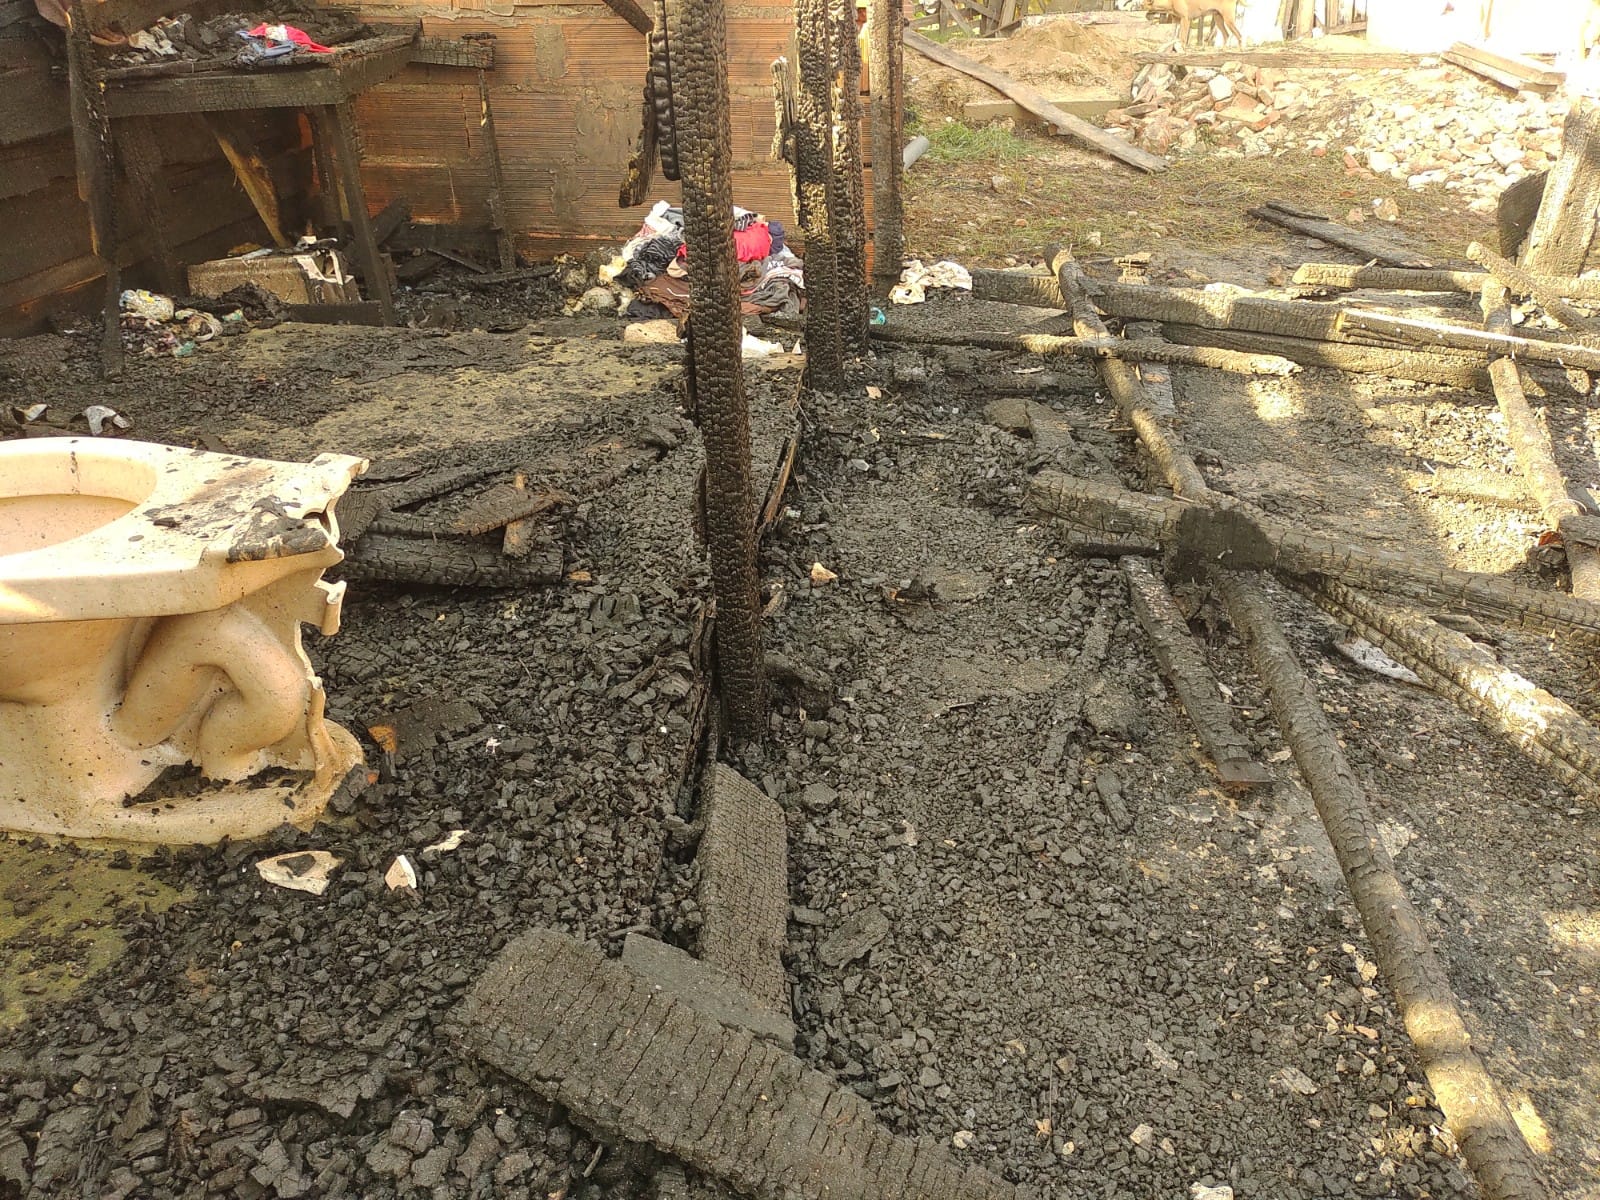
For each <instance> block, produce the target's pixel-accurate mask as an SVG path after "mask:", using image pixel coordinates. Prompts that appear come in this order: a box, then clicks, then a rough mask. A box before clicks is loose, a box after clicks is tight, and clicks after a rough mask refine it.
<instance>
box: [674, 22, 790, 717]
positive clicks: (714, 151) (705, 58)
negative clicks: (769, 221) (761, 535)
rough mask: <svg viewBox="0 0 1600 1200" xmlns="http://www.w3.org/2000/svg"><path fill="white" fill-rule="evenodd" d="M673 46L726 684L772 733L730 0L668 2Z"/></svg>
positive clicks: (727, 698)
mask: <svg viewBox="0 0 1600 1200" xmlns="http://www.w3.org/2000/svg"><path fill="white" fill-rule="evenodd" d="M665 7H666V14H667V21H666V25H667V29H666V34H667V44H668V53H669V54H670V55H671V59H672V66H673V81H672V100H673V107H674V110H675V111H674V114H673V115H674V126H675V130H676V133H677V142H678V167H679V170H680V172H681V173H682V176H683V232H684V241H685V242H686V243H687V244H688V247H689V329H690V341H689V365H688V385H689V389H690V393H691V400H690V410H691V411H692V412H693V413H694V414H695V420H696V422H697V423H698V425H699V427H700V436H701V438H702V439H703V440H704V442H705V455H706V466H705V488H704V496H705V532H706V545H707V548H708V550H709V552H710V557H711V582H712V587H713V589H714V590H715V592H716V598H717V623H716V634H715V637H716V654H717V681H718V686H719V688H720V689H721V694H722V700H723V702H724V705H725V707H726V712H727V717H728V727H729V732H730V733H731V734H732V735H733V737H734V738H735V739H737V740H740V741H754V740H757V739H759V738H760V737H761V735H762V733H763V732H764V731H765V729H766V724H767V697H766V679H765V674H764V672H763V670H762V649H761V597H760V594H759V593H760V577H759V575H758V573H757V570H756V500H755V488H754V485H753V483H752V481H751V459H750V401H749V398H748V396H747V395H746V394H745V388H744V365H743V362H742V361H741V359H740V343H741V342H742V340H743V338H744V326H743V325H742V324H741V322H740V319H739V262H738V259H737V257H736V255H735V253H734V246H733V178H732V165H731V162H730V157H731V150H730V147H731V145H732V142H733V135H732V129H731V125H730V122H729V117H728V49H727V26H726V17H725V15H724V12H723V6H722V0H668V2H667V4H666V6H665Z"/></svg>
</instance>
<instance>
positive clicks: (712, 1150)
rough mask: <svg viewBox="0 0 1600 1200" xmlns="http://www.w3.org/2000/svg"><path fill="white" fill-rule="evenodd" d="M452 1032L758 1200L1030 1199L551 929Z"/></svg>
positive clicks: (484, 981) (479, 995) (479, 990)
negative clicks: (880, 1119)
mask: <svg viewBox="0 0 1600 1200" xmlns="http://www.w3.org/2000/svg"><path fill="white" fill-rule="evenodd" d="M450 1028H451V1033H452V1035H453V1036H454V1037H455V1038H456V1039H457V1040H458V1041H459V1042H460V1043H461V1044H463V1045H464V1046H465V1047H466V1048H467V1050H468V1051H470V1052H471V1053H473V1054H475V1055H477V1056H478V1057H480V1058H482V1059H483V1060H484V1061H485V1062H487V1063H489V1064H490V1065H491V1066H493V1067H495V1068H497V1069H499V1070H501V1071H504V1072H506V1073H507V1074H508V1075H510V1076H512V1077H513V1078H515V1079H519V1080H521V1081H522V1082H524V1083H526V1084H527V1085H528V1086H529V1087H531V1088H533V1090H534V1091H536V1092H538V1093H539V1094H540V1095H542V1096H545V1097H546V1098H548V1099H549V1100H551V1101H553V1102H554V1103H557V1104H560V1105H562V1106H563V1107H565V1108H566V1109H567V1110H568V1111H569V1112H571V1114H572V1116H573V1119H574V1120H575V1121H576V1122H577V1123H578V1124H580V1125H583V1126H586V1127H587V1128H589V1129H591V1130H593V1131H594V1132H595V1133H597V1134H598V1135H600V1136H601V1137H603V1138H608V1139H615V1140H618V1141H626V1142H635V1143H637V1142H648V1143H649V1144H651V1145H653V1146H655V1147H657V1148H658V1149H660V1150H662V1151H663V1152H665V1153H666V1154H668V1155H670V1156H671V1157H673V1158H675V1159H677V1160H679V1161H680V1162H682V1163H684V1164H686V1165H687V1166H690V1167H693V1168H694V1169H696V1170H699V1171H704V1172H705V1173H706V1174H708V1175H712V1176H715V1177H716V1178H718V1179H720V1180H722V1181H723V1182H724V1183H726V1184H727V1185H729V1186H730V1187H731V1188H732V1189H733V1190H734V1191H736V1192H737V1193H738V1194H739V1195H741V1196H747V1197H752V1198H754V1200H882V1198H885V1197H890V1196H900V1197H910V1196H915V1197H918V1200H1014V1198H1015V1196H1016V1194H1017V1193H1016V1189H1015V1188H1013V1187H1012V1186H1011V1185H1010V1184H1008V1183H1004V1182H1002V1181H1001V1180H999V1179H996V1178H995V1177H994V1176H992V1175H990V1174H988V1173H987V1172H985V1171H982V1170H980V1169H978V1168H977V1167H972V1166H964V1165H962V1164H960V1163H958V1162H956V1161H955V1160H954V1159H953V1158H952V1157H951V1156H950V1154H949V1153H948V1152H947V1151H945V1150H944V1149H943V1148H941V1147H938V1146H935V1145H932V1144H931V1143H929V1142H925V1141H913V1140H912V1139H910V1138H905V1137H896V1136H895V1135H893V1134H891V1133H890V1132H889V1131H888V1130H886V1129H884V1128H883V1127H882V1126H880V1125H879V1124H878V1123H877V1121H876V1120H875V1119H874V1117H873V1113H872V1106H871V1105H870V1104H868V1103H867V1101H865V1100H863V1099H862V1098H861V1097H860V1096H858V1095H856V1093H855V1092H853V1091H850V1090H849V1089H847V1088H841V1087H839V1086H838V1085H837V1084H836V1083H835V1082H834V1081H833V1080H832V1079H830V1078H828V1077H827V1076H825V1075H823V1074H822V1073H821V1072H818V1071H814V1070H811V1069H810V1068H808V1067H807V1066H806V1065H805V1064H804V1063H802V1062H801V1061H800V1060H799V1059H797V1058H795V1057H794V1056H793V1055H792V1054H789V1053H787V1052H786V1051H784V1050H783V1049H781V1048H780V1047H778V1046H775V1045H773V1044H772V1043H771V1042H770V1041H768V1040H766V1039H765V1038H762V1037H760V1036H758V1035H757V1034H754V1033H752V1032H751V1031H750V1030H748V1029H741V1028H733V1027H730V1026H728V1025H724V1024H722V1023H721V1022H720V1021H718V1020H717V1019H716V1018H715V1017H712V1016H708V1015H705V1014H703V1013H700V1012H697V1011H696V1010H695V1009H694V1007H693V1006H692V1005H690V1004H689V1003H687V1002H686V1001H684V1000H683V999H681V998H680V997H676V996H673V995H671V994H669V993H667V992H665V991H663V990H662V989H661V988H660V987H658V986H656V985H655V984H654V983H653V981H651V980H650V979H648V978H646V977H644V976H642V975H640V974H638V973H637V972H635V971H633V970H631V969H630V968H629V967H628V966H627V965H626V964H625V963H622V962H617V961H613V960H610V959H607V958H606V957H605V955H604V954H603V953H601V952H600V951H599V950H598V949H596V948H593V947H591V946H587V945H584V944H582V943H580V942H577V941H574V940H573V939H571V938H569V937H566V936H565V935H563V934H559V933H555V932H552V931H549V930H539V931H537V932H534V933H529V934H527V935H525V936H523V937H522V938H519V939H518V940H517V941H515V942H513V943H512V944H511V945H510V946H508V947H507V948H506V949H505V950H504V951H503V952H502V953H501V954H500V956H499V957H498V958H496V959H495V961H494V962H493V963H491V964H490V966H489V969H488V970H487V971H485V972H484V974H483V976H482V978H481V979H480V980H479V981H478V983H477V984H476V986H475V987H474V988H473V989H472V991H471V993H469V995H468V996H467V999H466V1000H465V1001H464V1002H463V1003H462V1005H461V1007H460V1008H458V1009H457V1010H456V1011H455V1012H454V1013H452V1014H451V1017H450Z"/></svg>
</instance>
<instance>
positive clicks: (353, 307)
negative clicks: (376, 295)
mask: <svg viewBox="0 0 1600 1200" xmlns="http://www.w3.org/2000/svg"><path fill="white" fill-rule="evenodd" d="M283 309H284V317H285V318H286V319H287V320H290V321H303V322H305V323H306V324H307V325H382V324H383V309H382V307H381V306H380V305H379V304H378V302H377V301H376V300H350V301H346V302H344V303H342V304H285V305H284V306H283Z"/></svg>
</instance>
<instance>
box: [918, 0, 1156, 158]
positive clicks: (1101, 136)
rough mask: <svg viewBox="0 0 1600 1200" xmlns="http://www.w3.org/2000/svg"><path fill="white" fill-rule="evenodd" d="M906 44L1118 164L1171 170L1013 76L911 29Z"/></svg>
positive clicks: (1154, 155) (1148, 154)
mask: <svg viewBox="0 0 1600 1200" xmlns="http://www.w3.org/2000/svg"><path fill="white" fill-rule="evenodd" d="M905 44H906V45H907V46H909V47H911V49H913V50H915V51H916V52H917V53H918V54H920V55H922V56H923V57H924V58H930V59H932V60H933V61H934V62H936V63H939V64H941V65H943V66H946V67H950V68H951V69H952V70H956V71H960V72H961V73H962V74H963V75H970V76H971V77H972V78H974V79H976V80H979V81H980V82H982V83H986V84H988V85H989V86H990V87H992V88H994V89H995V91H997V92H999V93H1000V94H1001V95H1003V96H1005V97H1007V98H1008V99H1010V100H1013V101H1015V102H1016V103H1017V104H1018V105H1020V106H1021V107H1023V108H1025V109H1027V110H1028V111H1029V112H1031V113H1033V115H1034V116H1036V117H1038V118H1039V119H1040V120H1042V121H1044V122H1045V124H1046V125H1047V126H1048V127H1049V128H1051V129H1053V130H1054V131H1055V132H1057V133H1060V134H1065V135H1066V136H1067V137H1069V138H1071V139H1072V140H1073V141H1076V142H1080V143H1082V144H1083V145H1085V146H1087V147H1088V148H1089V149H1091V150H1098V151H1099V152H1100V153H1101V154H1107V155H1110V156H1111V157H1112V158H1114V159H1116V160H1117V161H1118V162H1121V163H1125V164H1127V165H1128V166H1130V167H1133V168H1135V169H1137V170H1140V171H1144V172H1146V173H1147V174H1153V173H1155V172H1158V171H1165V170H1166V169H1167V160H1166V159H1164V158H1162V157H1161V156H1160V155H1159V154H1151V153H1150V152H1149V151H1148V150H1141V149H1140V148H1139V147H1138V146H1135V145H1133V144H1132V143H1131V142H1127V141H1124V140H1123V139H1122V138H1119V137H1118V136H1117V135H1116V134H1114V133H1107V132H1106V131H1105V130H1104V129H1101V128H1100V127H1099V126H1098V125H1091V124H1090V123H1089V122H1088V121H1085V120H1084V119H1083V118H1082V117H1075V116H1073V115H1072V114H1071V113H1069V112H1064V111H1063V110H1062V109H1060V108H1057V107H1056V106H1055V105H1054V104H1051V103H1050V101H1048V100H1046V99H1045V98H1044V96H1043V95H1041V94H1040V93H1039V92H1038V90H1037V89H1035V88H1031V87H1029V86H1028V85H1027V84H1025V83H1018V82H1017V81H1016V80H1015V79H1012V78H1011V77H1010V76H1009V75H1006V74H1003V73H1002V72H1000V71H996V70H995V69H994V68H992V67H986V66H984V65H983V64H982V63H980V62H977V61H976V60H974V59H971V58H968V57H967V56H966V55H965V54H958V53H957V52H956V51H954V50H951V49H949V48H948V47H946V46H941V45H940V44H939V43H938V42H935V41H931V40H930V39H928V38H925V37H923V36H922V35H921V34H920V33H915V32H913V31H912V30H910V29H908V30H906V31H905Z"/></svg>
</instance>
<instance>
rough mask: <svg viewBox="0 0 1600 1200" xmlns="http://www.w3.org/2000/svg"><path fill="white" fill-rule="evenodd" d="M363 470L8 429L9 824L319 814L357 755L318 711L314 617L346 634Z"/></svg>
mask: <svg viewBox="0 0 1600 1200" xmlns="http://www.w3.org/2000/svg"><path fill="white" fill-rule="evenodd" d="M365 469H366V461H365V460H364V459H360V458H352V457H350V456H348V455H322V456H320V457H318V458H317V459H316V460H314V461H313V462H311V463H309V464H305V463H280V462H269V461H265V460H261V459H250V458H239V457H235V456H233V455H228V454H212V453H208V452H205V451H197V450H182V449H177V448H174V447H171V446H162V445H157V444H154V443H149V442H134V441H119V440H109V439H107V440H101V439H96V438H39V439H27V440H21V441H12V442H5V443H0V829H7V830H12V831H16V832H24V833H40V834H58V835H64V836H69V837H79V838H120V839H129V840H136V841H157V842H214V841H218V840H220V839H222V838H223V837H232V838H245V837H254V836H259V835H261V834H263V833H266V832H269V831H270V830H272V829H274V828H276V827H277V826H278V825H280V824H282V823H283V822H285V821H288V822H291V823H293V824H296V825H300V826H302V827H303V826H306V825H309V824H310V823H311V822H313V821H315V820H316V819H317V817H318V816H319V815H320V814H321V812H322V810H323V808H324V807H325V806H326V804H327V802H328V799H329V798H330V797H331V796H332V794H333V792H334V791H335V790H336V789H337V788H338V787H339V785H340V784H341V783H342V782H343V781H344V779H345V776H346V775H347V774H348V773H349V772H350V771H351V770H352V769H353V768H354V767H356V766H357V765H358V764H359V763H360V762H361V752H360V749H359V747H358V746H357V744H356V742H355V739H354V738H352V737H351V736H350V735H349V734H348V733H346V732H345V731H344V730H343V729H340V728H339V727H338V726H337V725H334V724H332V723H330V722H328V721H326V720H324V718H323V706H324V696H323V692H322V685H321V681H320V680H319V679H318V678H317V676H316V674H315V673H314V672H313V671H312V669H311V663H310V661H309V660H308V659H307V658H306V655H305V651H304V650H303V649H302V647H301V643H300V625H301V624H302V623H303V622H304V623H310V624H312V625H315V626H317V628H319V629H320V630H321V631H322V632H323V633H326V634H332V633H334V632H336V631H337V630H338V627H339V613H340V606H341V602H342V600H343V597H344V585H343V584H329V583H326V582H324V581H323V579H322V573H323V571H325V570H326V569H327V568H328V567H330V566H332V565H333V564H334V563H337V562H339V561H340V559H341V558H343V554H342V553H341V552H340V550H339V548H338V523H337V521H336V519H335V517H334V504H335V502H336V501H337V500H338V498H339V496H341V495H342V494H343V493H344V491H345V490H346V489H347V488H348V487H349V486H350V481H351V480H352V479H354V478H355V476H357V475H358V474H360V473H361V472H362V471H363V470H365ZM185 764H193V766H194V767H196V768H198V772H194V771H191V772H188V773H187V774H189V775H190V776H191V777H192V778H190V779H188V780H185V781H183V782H182V783H181V784H179V783H177V782H176V781H175V780H174V778H173V775H174V774H175V773H172V772H169V768H174V767H182V766H183V765H185ZM271 768H278V770H276V771H272V773H271V777H270V778H260V779H252V777H253V776H259V775H261V774H262V773H263V772H267V771H269V770H270V769H271ZM176 774H181V772H179V773H176Z"/></svg>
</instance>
